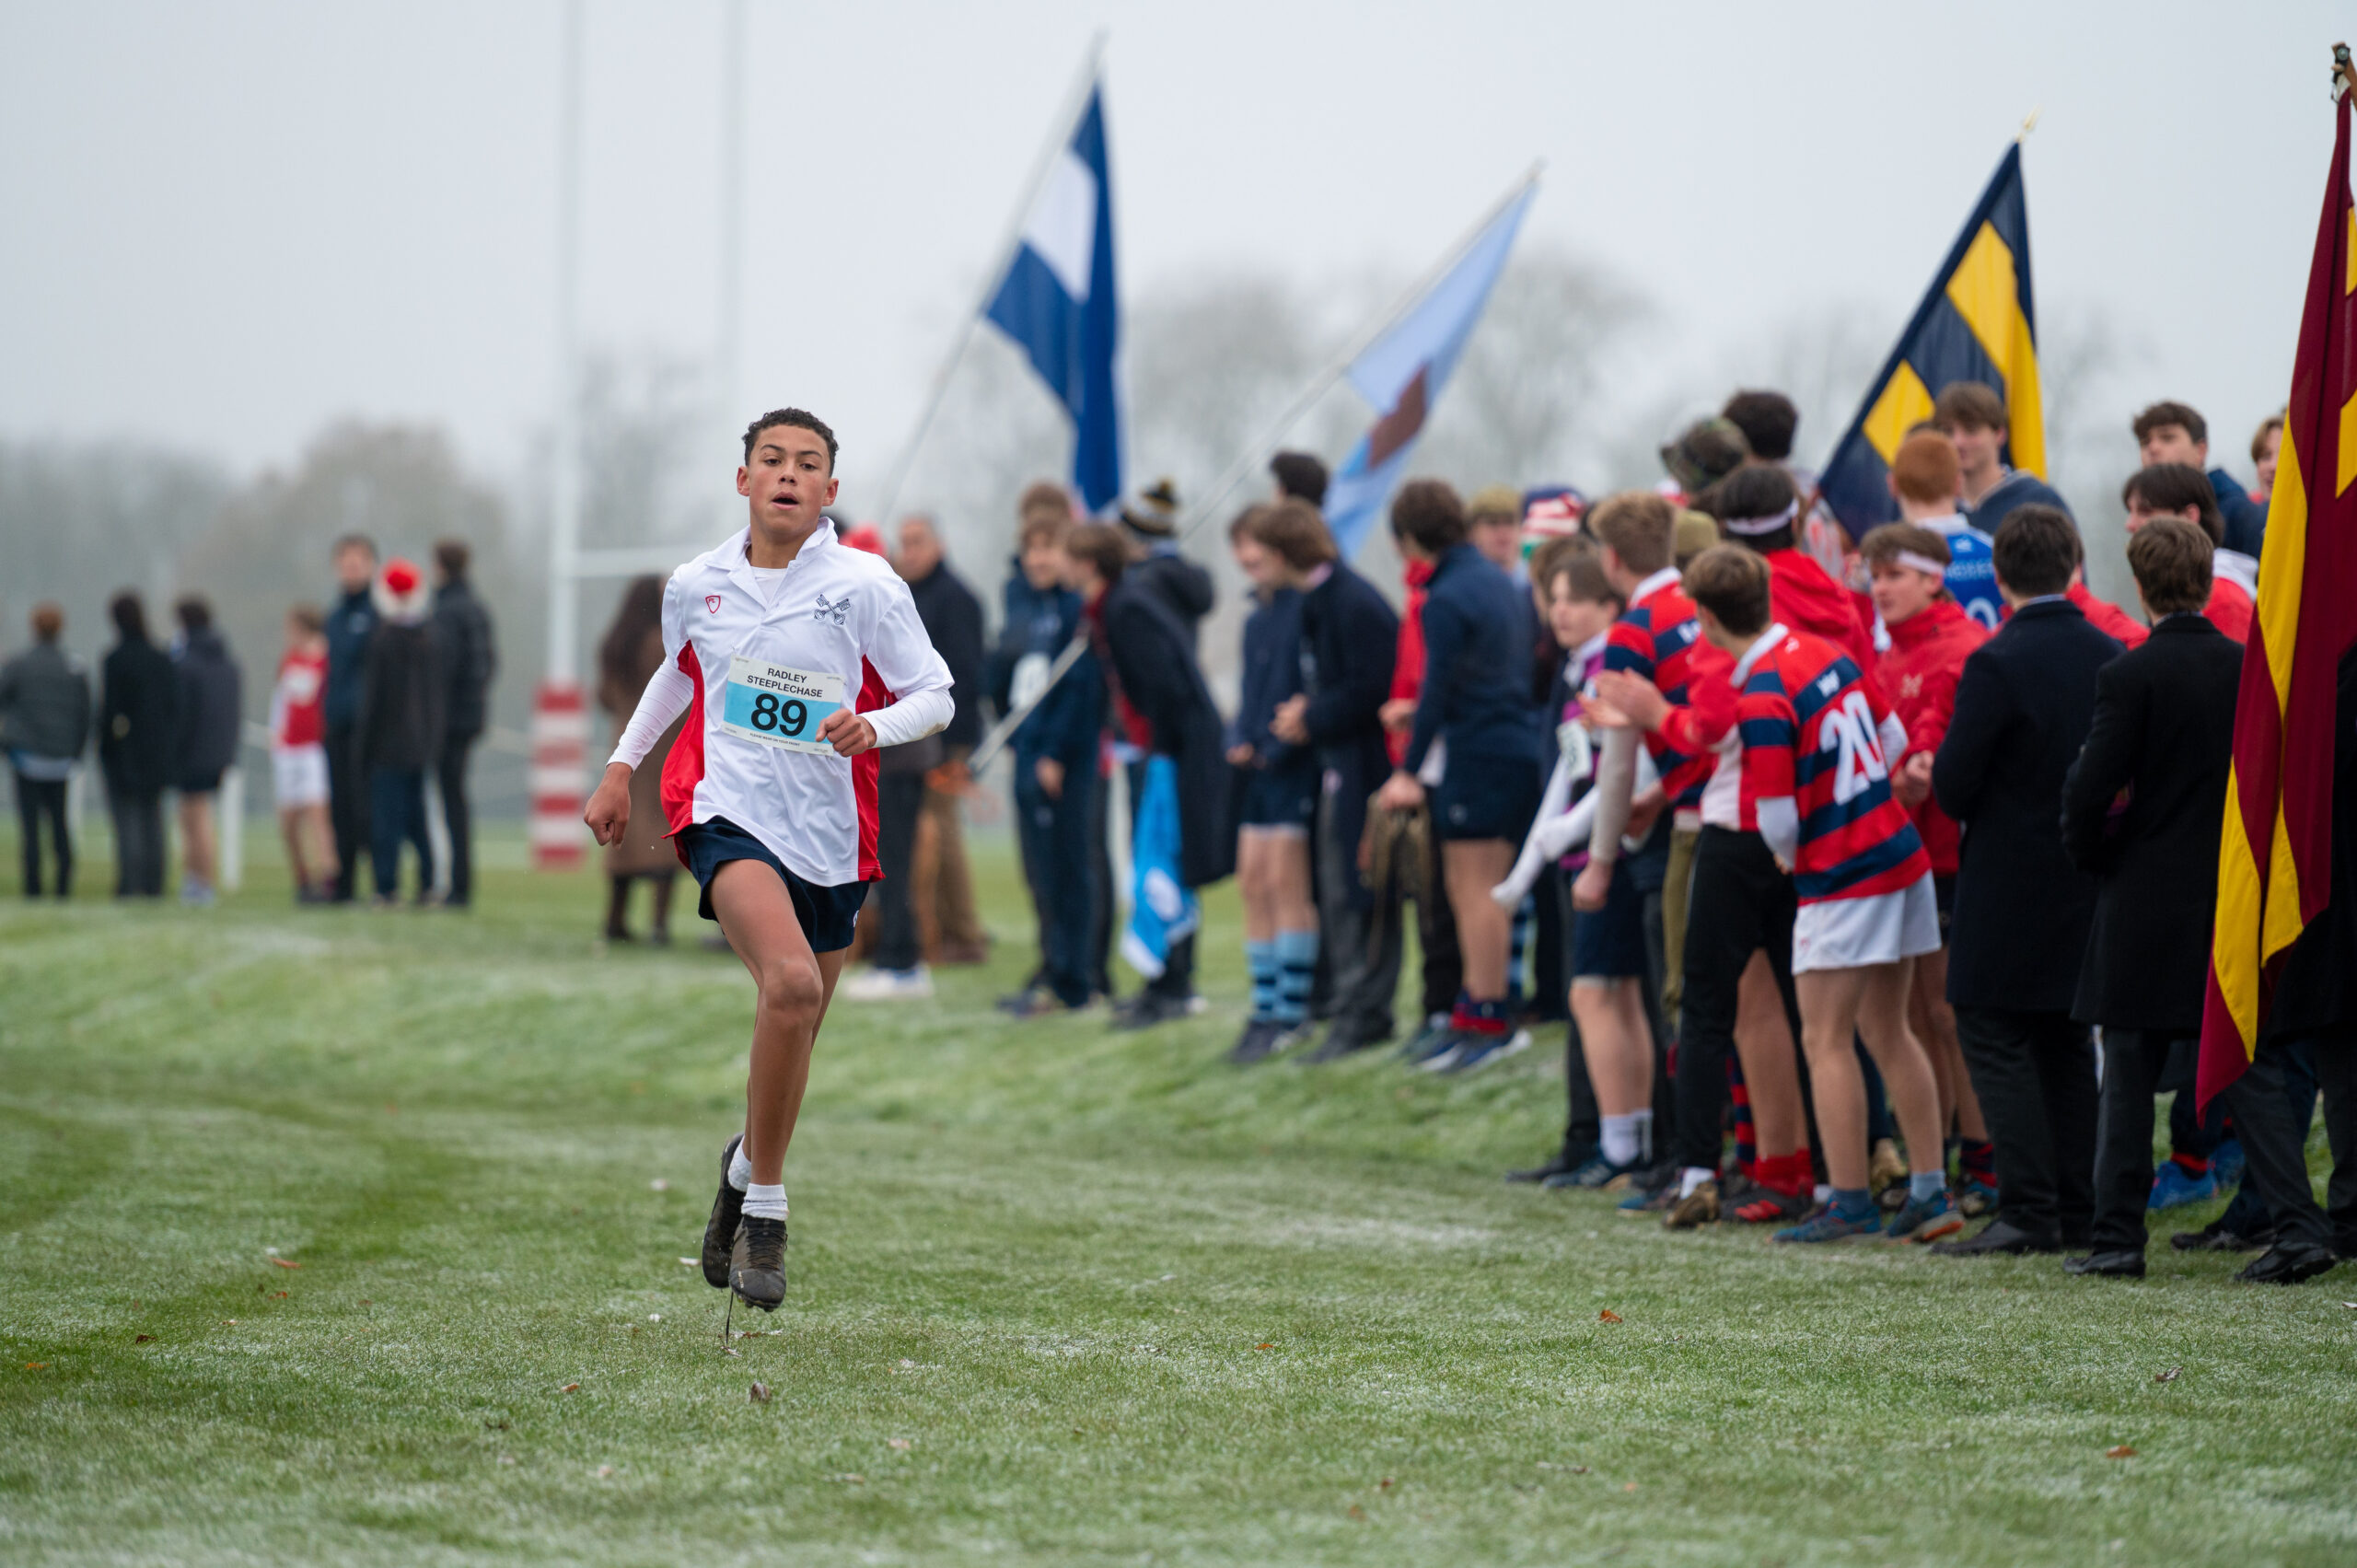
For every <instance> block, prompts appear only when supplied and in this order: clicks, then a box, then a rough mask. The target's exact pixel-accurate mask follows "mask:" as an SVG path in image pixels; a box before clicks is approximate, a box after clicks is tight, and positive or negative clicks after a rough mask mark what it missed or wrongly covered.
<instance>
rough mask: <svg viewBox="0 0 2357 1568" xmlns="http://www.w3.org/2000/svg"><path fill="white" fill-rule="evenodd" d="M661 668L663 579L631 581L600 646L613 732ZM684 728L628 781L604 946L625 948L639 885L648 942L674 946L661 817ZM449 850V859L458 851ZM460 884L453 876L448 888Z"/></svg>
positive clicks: (609, 859) (610, 854)
mask: <svg viewBox="0 0 2357 1568" xmlns="http://www.w3.org/2000/svg"><path fill="white" fill-rule="evenodd" d="M660 668H663V579H662V578H661V577H658V576H656V575H653V574H652V573H650V574H648V575H645V576H644V577H634V578H633V579H632V580H631V584H630V587H626V588H624V589H623V590H622V599H621V604H620V605H619V606H617V607H616V608H615V610H614V620H613V624H612V625H610V626H609V627H607V628H606V634H605V636H604V637H603V638H602V639H600V640H599V642H598V706H599V707H601V708H603V709H605V710H606V717H607V719H608V720H609V721H610V722H611V724H612V725H613V726H614V732H615V733H616V734H618V735H619V734H620V733H621V731H622V729H623V728H624V727H625V726H628V725H629V723H630V716H631V714H633V713H635V712H637V711H638V700H639V698H640V697H641V696H642V695H644V693H645V691H646V683H647V682H648V681H649V680H651V679H654V677H655V672H656V670H658V669H660ZM687 722H688V715H687V714H684V713H683V714H680V715H679V717H678V718H676V719H674V720H672V721H671V727H670V728H668V729H667V730H665V731H664V732H663V736H662V738H661V739H659V740H657V741H656V743H655V749H653V750H651V751H649V752H647V754H646V760H645V761H643V762H641V763H640V764H639V765H638V766H637V767H636V768H635V769H633V771H632V772H631V775H630V827H629V828H628V830H625V831H624V833H623V834H622V837H621V842H618V843H612V844H609V845H607V846H606V879H607V882H608V884H609V885H610V889H611V891H610V894H609V896H608V898H607V901H606V940H607V941H609V942H628V941H631V940H633V937H632V935H631V932H630V889H631V884H632V883H633V882H637V881H644V882H645V883H646V884H647V885H648V887H649V888H650V889H652V891H651V892H650V894H649V897H650V898H651V899H652V900H653V908H652V909H651V911H650V912H649V923H648V926H647V933H646V935H647V939H648V940H649V941H652V942H656V943H668V942H669V941H670V940H671V879H672V877H675V876H676V875H678V873H679V855H678V854H677V853H676V852H674V851H673V850H672V848H671V842H670V840H669V839H668V838H666V837H665V836H664V835H665V834H666V833H667V832H668V830H669V824H668V822H667V821H665V819H664V817H663V765H664V763H665V761H667V760H668V759H669V757H670V755H671V743H672V742H673V741H675V740H677V739H678V738H679V729H680V726H683V725H685V724H686V723H687ZM455 842H456V841H455V840H454V841H453V844H454V847H453V848H452V850H451V853H452V854H457V853H458V851H457V849H456V847H455ZM451 885H452V886H453V887H454V888H455V887H456V886H457V881H456V878H455V877H453V880H452V884H451Z"/></svg>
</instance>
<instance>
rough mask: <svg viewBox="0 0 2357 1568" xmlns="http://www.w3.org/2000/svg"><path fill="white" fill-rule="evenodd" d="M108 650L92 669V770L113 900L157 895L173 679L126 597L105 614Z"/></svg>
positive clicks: (176, 678) (140, 613) (171, 751)
mask: <svg viewBox="0 0 2357 1568" xmlns="http://www.w3.org/2000/svg"><path fill="white" fill-rule="evenodd" d="M107 614H108V615H109V616H110V617H111V618H112V620H113V621H114V629H115V645H114V646H113V648H112V649H110V651H109V652H108V654H107V656H106V662H105V663H104V664H103V665H101V666H100V667H99V678H100V680H101V682H102V684H103V687H104V695H103V696H102V697H101V699H100V704H101V705H100V707H99V767H101V768H102V769H104V770H105V771H106V779H107V810H108V812H109V814H110V815H111V816H112V817H113V819H114V865H115V872H114V894H115V897H116V898H119V899H127V898H145V899H152V898H157V897H159V896H161V895H162V893H163V891H164V790H165V788H166V786H168V784H170V783H171V782H172V766H173V762H174V761H175V758H176V754H177V748H178V745H179V739H180V737H179V734H178V726H179V723H180V675H179V672H178V671H176V670H175V669H173V668H172V660H171V656H170V655H168V654H167V653H165V652H164V650H163V649H161V648H159V647H157V645H155V644H153V643H151V642H149V641H148V640H147V608H146V606H145V604H143V603H141V602H140V598H139V596H138V595H137V594H135V593H133V592H131V591H130V590H128V589H125V590H124V591H123V592H122V593H119V594H117V595H115V596H114V598H113V600H112V601H111V602H110V603H109V604H108V606H107Z"/></svg>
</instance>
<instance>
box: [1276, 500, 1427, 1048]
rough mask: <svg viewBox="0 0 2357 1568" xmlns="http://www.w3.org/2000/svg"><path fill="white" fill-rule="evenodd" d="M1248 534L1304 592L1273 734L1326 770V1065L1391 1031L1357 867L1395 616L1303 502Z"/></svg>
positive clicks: (1389, 943)
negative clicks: (1307, 750)
mask: <svg viewBox="0 0 2357 1568" xmlns="http://www.w3.org/2000/svg"><path fill="white" fill-rule="evenodd" d="M1254 532H1255V534H1256V535H1257V537H1259V539H1260V543H1261V544H1262V546H1263V547H1265V548H1267V549H1269V550H1271V551H1274V552H1276V553H1277V554H1278V555H1279V556H1280V557H1282V558H1283V561H1284V563H1285V566H1286V569H1287V571H1288V572H1289V573H1291V574H1292V575H1294V577H1295V584H1296V586H1297V587H1300V588H1301V590H1302V600H1301V664H1302V691H1301V693H1300V694H1299V695H1298V696H1295V697H1291V698H1288V699H1286V700H1285V701H1284V702H1283V703H1279V704H1278V705H1277V711H1276V714H1275V715H1274V717H1272V718H1271V721H1270V729H1271V733H1273V734H1274V735H1275V736H1276V738H1278V739H1280V740H1284V741H1289V742H1291V743H1292V744H1294V745H1296V746H1312V747H1315V748H1316V749H1317V751H1318V769H1319V772H1320V773H1321V774H1322V775H1323V784H1322V786H1321V788H1322V798H1321V799H1320V801H1319V804H1318V824H1317V829H1316V832H1317V846H1316V848H1317V854H1318V863H1317V864H1318V931H1319V936H1320V940H1321V941H1322V943H1323V944H1324V946H1325V949H1326V960H1327V963H1328V965H1329V967H1330V968H1331V969H1332V970H1333V974H1334V1022H1333V1025H1332V1027H1331V1028H1329V1029H1328V1030H1327V1031H1326V1040H1325V1042H1324V1043H1323V1044H1321V1045H1320V1046H1319V1047H1318V1049H1317V1050H1316V1051H1313V1052H1311V1053H1310V1056H1309V1058H1308V1060H1310V1061H1313V1062H1331V1061H1334V1060H1335V1059H1337V1058H1339V1057H1343V1056H1348V1055H1350V1054H1351V1053H1352V1052H1353V1051H1364V1050H1365V1049H1366V1048H1367V1047H1369V1046H1372V1045H1379V1044H1381V1043H1382V1042H1384V1041H1385V1040H1389V1039H1390V1038H1391V1027H1392V1014H1391V1009H1392V999H1393V997H1394V996H1395V995H1396V994H1397V993H1398V992H1399V926H1398V923H1396V922H1391V921H1381V920H1378V919H1376V912H1375V895H1374V894H1373V893H1372V892H1371V891H1370V890H1369V889H1368V888H1367V886H1366V884H1365V882H1364V880H1362V879H1361V877H1360V875H1359V862H1358V855H1359V836H1360V834H1361V833H1362V832H1364V830H1365V828H1366V803H1367V800H1368V799H1369V797H1371V796H1373V795H1374V794H1375V791H1376V787H1377V786H1378V785H1380V784H1382V783H1383V781H1384V778H1385V777H1386V776H1387V774H1388V773H1389V772H1390V771H1391V756H1390V753H1389V752H1387V750H1385V749H1384V745H1383V720H1382V718H1381V716H1380V715H1381V713H1382V710H1383V703H1384V700H1385V699H1386V698H1387V697H1388V696H1390V694H1391V667H1392V663H1393V660H1394V658H1395V656H1397V653H1398V649H1399V615H1398V614H1397V613H1396V612H1395V611H1394V610H1392V608H1391V606H1390V604H1389V603H1388V602H1387V601H1386V600H1385V598H1384V597H1383V595H1382V594H1381V593H1379V592H1377V591H1376V587H1375V585H1374V584H1373V583H1370V582H1368V581H1367V580H1366V579H1365V578H1364V577H1362V576H1360V575H1358V574H1357V573H1356V572H1353V571H1352V570H1351V568H1350V565H1349V563H1346V562H1343V561H1341V560H1340V559H1338V558H1337V557H1336V554H1335V549H1334V540H1333V536H1332V535H1330V534H1329V533H1328V532H1327V531H1326V525H1325V523H1324V522H1323V521H1322V520H1321V519H1320V518H1319V517H1318V513H1317V511H1316V509H1315V508H1314V507H1310V506H1309V505H1307V504H1306V503H1297V504H1294V505H1278V506H1272V507H1270V508H1268V509H1267V510H1266V511H1265V512H1263V513H1261V514H1260V517H1257V518H1256V519H1255V522H1254ZM1378 928H1379V930H1380V935H1378Z"/></svg>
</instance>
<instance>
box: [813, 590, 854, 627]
mask: <svg viewBox="0 0 2357 1568" xmlns="http://www.w3.org/2000/svg"><path fill="white" fill-rule="evenodd" d="M850 613H851V595H849V594H845V595H843V597H842V598H839V599H837V600H835V602H834V603H832V604H829V603H828V602H827V596H826V595H825V594H823V593H822V594H820V595H819V608H818V609H816V610H812V611H811V612H810V619H811V620H813V621H828V622H830V624H833V625H836V626H840V625H842V623H843V617H844V616H846V615H848V614H850Z"/></svg>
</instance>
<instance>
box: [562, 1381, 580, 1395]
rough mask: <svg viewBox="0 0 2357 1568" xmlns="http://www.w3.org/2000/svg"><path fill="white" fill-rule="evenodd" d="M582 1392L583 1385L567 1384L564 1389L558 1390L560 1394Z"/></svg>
mask: <svg viewBox="0 0 2357 1568" xmlns="http://www.w3.org/2000/svg"><path fill="white" fill-rule="evenodd" d="M580 1391H581V1385H580V1384H578V1383H567V1384H566V1385H565V1386H564V1387H563V1388H559V1389H558V1390H557V1392H558V1393H560V1394H577V1393H579V1392H580Z"/></svg>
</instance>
